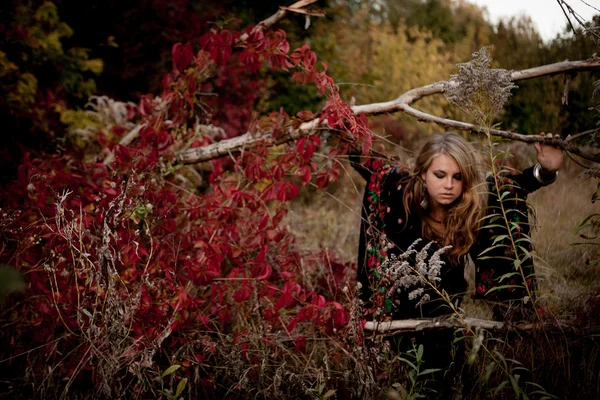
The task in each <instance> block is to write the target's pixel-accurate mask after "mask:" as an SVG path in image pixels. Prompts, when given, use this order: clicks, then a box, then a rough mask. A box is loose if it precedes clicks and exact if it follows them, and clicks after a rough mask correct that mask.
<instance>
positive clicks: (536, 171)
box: [352, 132, 562, 319]
mask: <svg viewBox="0 0 600 400" xmlns="http://www.w3.org/2000/svg"><path fill="white" fill-rule="evenodd" d="M535 147H536V150H537V152H538V164H536V166H534V167H532V168H529V169H527V170H525V171H523V172H522V173H521V174H516V175H512V176H510V177H496V179H500V180H501V182H500V183H501V184H502V185H504V186H501V190H502V192H501V193H498V190H496V185H494V184H493V183H494V178H493V177H491V178H490V179H489V180H488V184H487V185H486V181H485V179H484V176H483V173H482V172H481V167H482V163H481V161H480V160H479V157H478V156H477V154H478V152H477V150H475V148H474V147H473V146H472V145H471V144H469V143H468V142H467V141H466V140H465V139H463V138H462V137H461V136H459V135H457V134H455V133H451V132H448V133H445V134H441V135H440V134H438V135H434V136H432V137H431V138H430V140H429V141H427V143H425V145H424V146H423V147H422V149H421V151H420V152H419V154H418V156H417V158H416V160H415V164H414V167H413V168H412V170H409V169H408V168H400V167H391V166H387V165H384V163H383V162H381V161H377V160H368V161H367V162H366V163H360V162H358V160H353V162H352V164H353V166H354V167H355V168H356V169H357V170H358V172H360V174H361V175H362V176H363V177H364V178H365V180H366V181H367V188H366V189H365V195H364V200H363V208H362V224H361V233H360V245H359V259H358V281H359V283H360V284H361V299H362V301H363V303H364V304H363V307H364V309H365V311H366V313H367V314H371V315H372V316H373V317H374V318H377V319H382V318H389V317H392V318H393V319H408V318H419V317H435V316H440V315H444V314H447V313H449V310H448V300H450V301H451V302H460V299H461V298H462V296H463V294H464V293H465V291H466V289H467V282H466V280H465V278H464V267H465V263H466V259H467V257H468V255H469V254H470V256H471V258H472V259H473V260H474V262H475V264H476V269H477V277H476V285H477V288H478V289H477V293H478V294H480V295H485V294H486V293H490V289H492V288H493V287H503V289H504V290H505V292H506V293H509V294H510V295H509V296H507V297H505V298H502V297H498V295H499V294H501V293H502V289H501V290H495V291H492V292H495V296H496V297H495V298H494V299H496V300H498V299H499V300H504V299H511V300H512V299H514V298H518V297H519V296H521V297H522V295H523V292H522V291H519V290H518V287H519V283H523V276H522V275H521V274H519V276H516V275H515V276H514V281H512V280H511V281H510V282H509V284H505V283H503V282H501V281H500V280H499V278H500V277H502V276H503V275H506V274H507V273H508V274H510V273H512V272H515V268H514V262H513V261H511V260H510V256H511V255H510V254H507V253H506V250H505V249H506V248H507V247H509V246H508V245H509V243H506V242H507V241H510V237H511V235H509V234H508V231H507V230H506V229H504V230H502V229H501V225H502V224H501V223H496V224H489V223H488V222H489V218H488V219H486V218H485V216H486V214H489V213H492V214H494V215H495V214H502V210H503V208H502V206H504V205H506V207H505V211H509V210H510V212H508V213H504V215H508V217H509V219H510V218H512V219H513V221H512V222H513V223H514V224H512V225H511V224H510V223H509V224H508V225H507V226H508V227H514V226H519V228H518V231H519V232H518V234H520V235H522V236H521V237H522V238H524V237H528V236H527V234H528V232H529V226H528V223H527V208H526V205H525V204H526V203H525V201H524V200H525V198H526V196H527V194H528V193H529V192H532V191H534V190H537V189H538V188H540V187H542V186H544V185H545V184H548V183H551V182H552V181H553V178H555V177H556V174H557V172H556V171H558V169H559V168H560V166H561V164H562V152H561V150H560V149H557V148H554V147H552V146H544V145H539V144H536V146H535ZM486 187H487V189H486ZM504 191H508V192H509V193H508V194H503V193H504ZM500 198H502V206H501V205H500V204H501V203H500V200H499V199H500ZM509 200H510V203H506V202H507V201H509ZM519 216H520V217H521V220H520V221H517V222H515V221H514V218H515V217H517V219H519ZM488 225H498V226H497V227H495V228H494V227H492V228H491V229H483V230H480V228H481V227H482V226H484V227H488ZM513 229H514V228H513ZM514 234H515V232H513V234H512V236H514ZM502 236H506V238H504V239H503V238H502ZM499 237H500V239H498V238H499ZM497 239H498V240H497ZM519 243H521V245H520V246H521V248H523V249H528V250H530V247H529V248H527V247H528V246H530V244H528V243H529V242H527V241H525V240H522V241H519ZM492 244H493V245H494V246H497V247H496V248H495V249H501V250H502V251H501V252H498V251H496V252H494V253H493V254H486V253H484V254H482V253H483V252H484V251H485V250H486V249H488V248H489V247H493V246H492ZM447 246H451V247H447ZM407 250H409V251H408V252H407ZM488 253H489V251H488ZM522 254H527V252H521V254H519V252H517V255H516V256H515V255H514V254H513V255H512V256H513V257H515V258H518V257H521V256H522ZM490 256H491V257H494V260H493V262H491V261H489V260H490V259H489V258H488V257H490ZM521 261H525V263H521V266H522V267H523V268H524V267H527V268H529V267H530V266H531V269H532V261H531V259H529V260H521ZM524 269H526V268H524ZM416 270H418V272H417V271H416ZM419 275H420V276H421V278H425V279H426V280H428V281H429V282H431V283H433V285H430V284H428V283H426V282H424V279H421V278H420V277H419ZM423 275H425V276H424V277H423ZM525 275H526V276H525V277H526V278H529V279H530V280H531V281H533V280H532V274H531V273H530V272H526V274H525ZM519 277H520V278H521V279H520V281H519V282H517V278H519ZM528 284H529V283H528ZM522 286H523V287H524V284H522Z"/></svg>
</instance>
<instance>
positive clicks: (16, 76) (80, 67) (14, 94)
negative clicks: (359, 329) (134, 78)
mask: <svg viewBox="0 0 600 400" xmlns="http://www.w3.org/2000/svg"><path fill="white" fill-rule="evenodd" d="M0 14H1V15H5V16H7V17H9V18H10V20H9V22H8V23H7V24H6V25H4V26H3V29H4V32H3V35H0V117H1V118H2V121H3V124H4V126H3V128H4V129H3V135H2V143H3V146H2V150H0V151H1V152H2V153H0V154H1V157H0V158H2V164H3V165H0V168H1V169H2V180H4V179H5V178H6V177H7V176H10V167H11V166H13V165H14V163H15V162H16V160H17V158H18V155H19V154H20V151H19V148H21V147H22V146H25V147H26V148H28V149H38V148H43V147H45V146H47V144H48V139H49V138H55V137H57V136H60V135H61V133H60V131H61V126H62V125H61V123H60V114H61V113H63V112H65V111H66V110H68V108H69V107H70V106H69V104H72V103H75V102H77V101H80V102H84V101H86V100H87V98H88V97H89V96H90V95H92V94H94V93H95V91H96V84H95V81H94V77H95V76H97V75H98V74H100V73H101V72H102V69H103V62H102V60H100V59H91V58H90V57H89V54H88V51H87V50H86V49H83V48H80V47H71V46H68V45H65V42H66V41H67V40H68V39H69V38H70V37H71V36H72V35H73V31H72V29H71V28H70V27H69V25H67V24H66V23H64V22H63V21H62V20H61V19H60V17H59V13H58V9H57V7H56V5H55V4H54V3H52V2H48V1H46V2H41V1H30V2H28V3H25V4H22V3H21V2H18V1H8V2H4V3H3V4H2V6H1V12H0Z"/></svg>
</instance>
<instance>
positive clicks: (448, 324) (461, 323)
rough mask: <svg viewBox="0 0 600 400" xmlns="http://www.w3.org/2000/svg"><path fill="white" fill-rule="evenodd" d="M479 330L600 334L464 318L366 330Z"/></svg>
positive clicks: (367, 328) (590, 330)
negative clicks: (467, 328) (466, 328)
mask: <svg viewBox="0 0 600 400" xmlns="http://www.w3.org/2000/svg"><path fill="white" fill-rule="evenodd" d="M465 327H469V328H479V329H485V330H487V331H494V332H498V331H507V332H518V331H523V332H524V331H546V332H560V333H561V334H569V335H584V334H585V335H591V334H596V333H598V332H600V327H585V328H578V327H575V326H573V325H569V324H564V323H552V324H548V323H532V322H518V323H514V324H506V323H503V322H498V321H489V320H485V319H478V318H464V319H463V320H459V319H457V318H448V319H438V318H433V319H427V318H424V319H403V320H394V321H386V322H373V321H368V322H367V323H366V324H365V326H364V328H363V329H364V330H365V331H368V332H373V334H385V335H394V334H397V333H402V332H418V331H428V330H437V329H449V328H453V329H456V328H465Z"/></svg>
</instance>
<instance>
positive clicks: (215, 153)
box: [177, 55, 600, 164]
mask: <svg viewBox="0 0 600 400" xmlns="http://www.w3.org/2000/svg"><path fill="white" fill-rule="evenodd" d="M588 70H600V58H599V57H597V56H595V55H594V56H593V57H591V58H589V59H587V60H582V61H563V62H559V63H554V64H548V65H542V66H539V67H535V68H530V69H526V70H522V71H514V72H513V73H512V74H511V80H512V81H513V82H517V81H521V80H526V79H533V78H538V77H541V76H546V75H554V74H561V73H565V72H573V71H575V72H577V71H588ZM445 84H450V85H452V84H456V83H453V82H438V83H434V84H431V85H427V86H422V87H419V88H415V89H412V90H409V91H408V92H406V93H404V94H402V95H401V96H400V97H398V98H397V99H395V100H392V101H388V102H383V103H373V104H365V105H360V106H354V107H352V110H353V111H354V112H355V113H356V114H360V113H363V114H367V115H377V114H389V113H395V112H398V111H401V112H404V113H406V114H408V115H411V116H413V117H415V118H417V119H418V120H419V121H423V122H433V123H436V124H438V125H442V126H445V127H447V128H450V129H457V130H463V131H470V132H474V133H481V132H482V131H483V128H482V127H480V126H477V125H473V124H468V123H465V122H460V121H455V120H452V119H447V118H441V117H437V116H435V115H431V114H427V113H424V112H422V111H419V110H417V109H415V108H413V107H411V104H413V103H415V102H416V101H418V100H420V99H422V98H423V97H426V96H431V95H434V94H441V93H443V92H444V85H445ZM318 126H319V120H318V119H315V120H313V121H310V122H306V123H304V124H302V125H301V126H300V127H299V128H297V129H289V130H288V131H287V133H286V134H285V135H283V136H281V137H279V138H278V139H277V140H273V139H271V138H270V134H269V133H265V134H262V135H260V136H257V135H256V134H251V133H246V134H244V135H242V136H238V137H235V138H232V139H228V140H223V141H221V142H218V143H214V144H210V145H207V146H203V147H200V148H195V149H190V150H184V151H181V152H179V153H178V155H177V160H178V161H179V162H180V163H184V164H193V163H199V162H204V161H209V160H212V159H215V158H219V157H223V156H225V155H228V154H231V153H234V152H239V151H241V150H242V149H249V148H251V147H252V146H253V145H255V144H257V143H258V142H263V141H265V140H266V141H267V142H268V143H269V144H272V145H278V144H282V143H285V142H287V141H291V140H295V139H298V138H299V137H302V136H307V135H311V134H314V130H315V129H316V128H317V127H318ZM321 126H322V127H326V122H325V121H322V122H321ZM490 133H491V134H492V135H494V136H498V137H502V138H506V139H511V140H518V141H521V142H525V143H534V142H541V143H547V144H551V145H553V146H558V147H560V148H562V149H564V150H566V151H568V152H569V153H572V154H575V155H577V156H579V157H581V158H584V159H586V160H590V161H594V162H600V153H591V152H588V151H585V150H582V149H580V148H579V147H577V146H575V145H573V144H572V143H570V142H569V141H568V140H562V139H558V138H555V137H553V138H542V137H540V136H537V135H524V134H520V133H517V132H511V131H503V130H498V129H492V130H491V131H490Z"/></svg>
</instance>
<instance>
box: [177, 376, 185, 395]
mask: <svg viewBox="0 0 600 400" xmlns="http://www.w3.org/2000/svg"><path fill="white" fill-rule="evenodd" d="M187 381H188V380H187V378H183V379H182V380H181V381H179V385H177V390H176V391H175V397H179V396H180V395H181V393H183V391H184V390H185V385H187Z"/></svg>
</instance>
